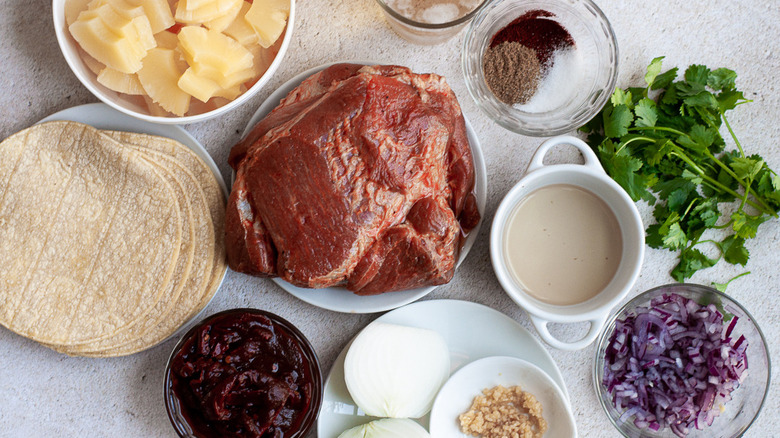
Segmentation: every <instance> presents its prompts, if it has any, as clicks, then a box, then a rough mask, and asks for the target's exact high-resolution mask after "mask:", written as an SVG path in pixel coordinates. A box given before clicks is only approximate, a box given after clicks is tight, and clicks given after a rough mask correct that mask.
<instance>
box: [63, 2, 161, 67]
mask: <svg viewBox="0 0 780 438" xmlns="http://www.w3.org/2000/svg"><path fill="white" fill-rule="evenodd" d="M84 14H85V13H82V15H80V16H79V19H78V20H76V21H75V22H74V23H73V24H71V25H70V27H69V28H68V30H70V34H71V35H72V36H73V39H75V40H76V42H78V43H79V45H80V46H81V48H82V49H84V51H85V52H87V53H88V54H89V55H90V56H92V57H93V58H95V59H96V60H98V61H99V62H101V63H103V64H105V65H106V66H107V67H111V68H113V69H116V70H119V71H121V72H122V73H135V72H137V71H138V70H140V69H141V66H142V64H141V60H142V59H143V57H144V54H145V53H146V51H145V50H144V49H143V47H141V46H140V42H139V41H133V40H131V39H129V38H122V37H120V36H119V35H117V34H116V33H114V32H112V31H111V30H110V29H109V28H108V26H106V23H104V22H103V20H101V18H100V17H99V16H97V15H95V16H92V17H84V18H82V16H83V15H84Z"/></svg>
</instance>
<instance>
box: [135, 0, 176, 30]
mask: <svg viewBox="0 0 780 438" xmlns="http://www.w3.org/2000/svg"><path fill="white" fill-rule="evenodd" d="M125 1H127V2H128V3H130V4H132V5H134V6H140V7H142V8H143V10H144V12H145V13H146V17H147V18H148V19H149V24H150V25H151V26H152V32H153V33H155V34H156V33H158V32H162V31H164V30H165V29H168V28H169V27H171V26H173V25H174V24H176V21H175V20H174V19H173V12H172V9H171V5H169V4H168V0H125Z"/></svg>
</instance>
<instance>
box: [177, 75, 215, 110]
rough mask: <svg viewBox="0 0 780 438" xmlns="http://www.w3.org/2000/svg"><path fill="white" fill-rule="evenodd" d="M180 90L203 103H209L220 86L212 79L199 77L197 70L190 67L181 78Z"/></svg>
mask: <svg viewBox="0 0 780 438" xmlns="http://www.w3.org/2000/svg"><path fill="white" fill-rule="evenodd" d="M179 88H181V89H182V91H184V92H185V93H188V94H190V95H192V97H194V98H196V99H198V100H200V101H201V102H207V101H208V100H209V99H211V97H212V96H214V94H215V93H216V92H217V91H219V89H220V86H219V84H218V83H216V82H214V81H212V80H211V79H208V78H204V77H202V76H198V74H197V73H195V70H193V68H192V67H190V68H188V69H187V71H185V72H184V74H183V75H181V78H179Z"/></svg>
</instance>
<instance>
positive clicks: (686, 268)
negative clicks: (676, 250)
mask: <svg viewBox="0 0 780 438" xmlns="http://www.w3.org/2000/svg"><path fill="white" fill-rule="evenodd" d="M715 263H717V260H713V259H711V258H709V257H707V256H705V255H704V253H702V252H701V251H699V250H698V249H695V248H686V249H684V250H682V252H681V253H680V262H679V263H678V264H677V266H675V267H674V269H672V277H674V279H675V280H677V281H678V282H680V283H682V282H683V281H685V279H686V278H691V276H693V274H694V273H695V272H696V271H698V270H700V269H704V268H710V267H712V266H715Z"/></svg>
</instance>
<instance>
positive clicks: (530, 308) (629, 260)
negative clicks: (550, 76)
mask: <svg viewBox="0 0 780 438" xmlns="http://www.w3.org/2000/svg"><path fill="white" fill-rule="evenodd" d="M561 144H568V145H572V146H574V147H575V148H577V149H578V150H579V151H580V152H581V153H582V155H583V156H584V157H585V164H583V165H580V164H557V165H545V164H544V163H543V160H544V157H545V155H546V154H547V152H548V151H549V150H550V149H551V148H552V147H554V146H557V145H561ZM558 176H567V177H571V178H573V179H575V180H578V181H584V182H588V183H589V185H590V187H585V188H586V189H589V190H590V191H592V192H594V193H595V194H596V195H598V196H599V197H601V198H602V199H603V200H604V201H605V202H606V203H607V204H608V205H609V206H610V208H611V209H612V210H613V211H614V212H615V216H616V217H617V219H618V222H619V224H620V226H621V233H622V236H623V257H622V260H621V263H620V266H619V268H618V271H617V273H616V274H615V276H614V278H613V279H612V281H611V282H610V283H609V284H608V285H607V287H606V288H605V289H604V291H602V292H601V293H599V294H598V295H596V296H595V297H593V298H591V299H590V300H587V301H585V302H583V303H579V304H576V305H571V306H556V305H552V304H548V303H544V302H542V301H539V300H537V299H535V298H532V297H530V296H529V295H528V294H527V293H526V292H525V291H523V289H522V287H521V286H520V285H518V284H517V282H516V281H515V280H514V279H513V278H512V276H511V274H510V273H509V270H508V268H507V267H506V262H505V260H504V254H503V236H504V233H505V231H504V228H505V225H506V222H507V220H508V218H509V215H510V213H511V212H512V211H513V209H514V207H515V205H517V203H518V202H519V201H520V200H522V199H523V198H524V197H525V196H526V195H527V194H528V193H530V192H531V191H533V190H534V189H535V188H538V187H543V186H546V185H549V184H555V183H558V182H557V181H550V180H551V179H554V178H556V177H558ZM569 183H573V184H575V185H579V186H583V184H582V183H580V182H574V181H572V182H569ZM594 186H595V188H594ZM490 256H491V260H492V263H493V269H494V271H495V273H496V276H497V277H498V280H499V282H500V283H501V286H502V287H503V288H504V290H505V291H506V293H507V294H508V295H509V297H510V298H512V300H514V301H515V302H516V303H517V304H518V305H519V306H520V307H522V308H523V309H524V310H526V312H528V314H529V317H530V319H531V322H532V323H533V324H534V326H535V327H536V329H537V331H538V332H539V335H540V336H541V337H542V339H544V340H545V341H546V342H547V343H548V344H550V345H552V346H553V347H555V348H558V349H562V350H578V349H581V348H585V347H586V346H587V345H590V344H591V343H592V342H593V341H594V340H595V339H596V337H597V336H598V334H599V332H600V330H601V328H602V327H603V325H604V323H605V321H606V319H607V316H608V314H609V312H610V310H612V308H614V307H615V305H617V303H619V302H620V301H621V300H622V299H623V298H625V296H626V295H627V294H628V292H629V291H630V290H631V288H632V287H633V285H634V283H635V282H636V279H637V278H638V277H639V272H640V270H641V266H642V260H643V259H644V226H643V224H642V219H641V217H640V215H639V211H638V210H637V207H636V204H634V202H633V201H632V200H631V198H630V197H629V196H628V194H627V193H626V192H625V191H624V190H623V189H622V188H621V187H620V186H619V185H618V184H617V183H616V182H615V181H613V180H612V179H611V178H610V177H609V176H608V175H607V174H606V173H605V172H604V170H603V168H602V167H601V165H600V164H599V162H598V158H597V157H596V154H595V153H594V152H593V151H592V150H591V149H590V147H589V146H588V145H587V144H585V143H584V142H583V141H582V140H580V139H578V138H575V137H570V136H560V137H555V138H552V139H550V140H548V141H546V142H544V143H543V144H542V145H541V146H540V147H539V150H538V151H537V152H536V153H535V155H534V157H533V159H532V160H531V163H530V164H529V166H528V170H527V173H526V175H525V176H524V177H523V178H522V179H521V180H520V181H519V182H518V183H517V184H516V185H515V186H514V187H513V188H512V189H511V190H510V191H509V192H508V193H507V195H506V196H505V197H504V199H503V200H502V201H501V204H500V205H499V207H498V210H497V211H496V215H495V217H494V219H493V224H492V226H491V233H490ZM583 321H588V322H590V329H589V331H588V333H587V334H586V335H585V337H584V338H582V339H580V340H578V341H575V342H564V341H560V340H558V339H556V338H555V337H554V336H552V334H550V332H549V330H548V329H547V324H548V323H550V322H557V323H575V322H583Z"/></svg>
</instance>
